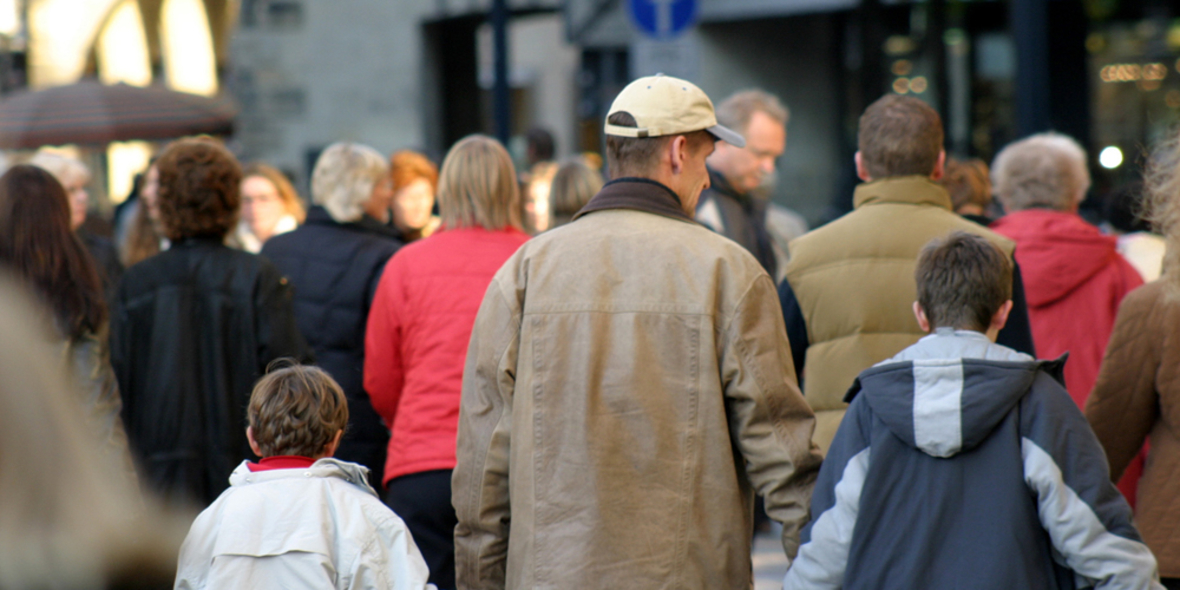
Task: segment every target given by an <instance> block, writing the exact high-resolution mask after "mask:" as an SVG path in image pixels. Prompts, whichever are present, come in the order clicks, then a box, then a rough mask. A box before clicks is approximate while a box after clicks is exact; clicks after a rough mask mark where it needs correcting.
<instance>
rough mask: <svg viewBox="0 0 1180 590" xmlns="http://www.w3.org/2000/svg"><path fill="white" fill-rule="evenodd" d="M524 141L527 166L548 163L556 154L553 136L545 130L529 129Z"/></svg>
mask: <svg viewBox="0 0 1180 590" xmlns="http://www.w3.org/2000/svg"><path fill="white" fill-rule="evenodd" d="M525 140H526V141H527V142H528V159H529V164H536V163H537V162H548V161H550V160H552V159H553V156H554V155H555V154H556V153H557V149H556V146H555V144H556V142H555V141H553V134H552V133H549V131H548V130H546V129H542V128H540V127H534V128H532V129H530V130H529V132H528V133H527V134H526V135H525Z"/></svg>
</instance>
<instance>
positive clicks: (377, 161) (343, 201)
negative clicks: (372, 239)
mask: <svg viewBox="0 0 1180 590" xmlns="http://www.w3.org/2000/svg"><path fill="white" fill-rule="evenodd" d="M388 176H389V162H387V161H386V160H385V157H384V156H382V155H381V152H378V151H377V150H375V149H373V148H371V147H369V146H367V145H361V144H359V143H352V142H348V141H342V142H339V143H334V144H332V145H330V146H328V147H327V149H325V150H324V151H323V153H321V154H320V157H319V159H318V160H316V162H315V169H314V170H312V173H311V200H312V202H313V203H315V204H317V205H320V206H322V207H323V208H324V209H326V210H327V211H328V215H331V216H332V219H335V220H336V221H338V222H340V223H350V222H353V221H357V220H359V219H360V218H361V217H363V216H364V214H365V204H366V203H368V202H369V199H371V198H372V197H373V187H374V186H375V185H376V184H377V183H378V182H381V181H382V180H384V179H386V178H387V177H388Z"/></svg>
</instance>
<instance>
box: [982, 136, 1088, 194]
mask: <svg viewBox="0 0 1180 590" xmlns="http://www.w3.org/2000/svg"><path fill="white" fill-rule="evenodd" d="M992 185H993V186H994V187H995V190H996V196H998V197H999V198H1000V202H1002V203H1003V204H1004V207H1005V208H1006V209H1008V210H1009V211H1021V210H1024V209H1032V208H1034V207H1044V208H1049V209H1056V210H1059V211H1069V210H1072V209H1073V208H1074V207H1076V206H1077V204H1078V203H1080V202H1081V201H1082V199H1084V198H1085V197H1086V191H1087V190H1089V188H1090V169H1089V168H1088V167H1087V166H1086V150H1084V149H1082V146H1081V145H1078V142H1076V141H1074V139H1073V138H1071V137H1069V136H1067V135H1062V134H1060V133H1038V134H1036V135H1032V136H1029V137H1026V138H1024V139H1022V140H1020V141H1017V142H1014V143H1010V144H1008V145H1007V146H1006V147H1005V148H1004V149H1003V150H1001V151H1000V153H999V155H997V156H996V159H995V161H993V162H992Z"/></svg>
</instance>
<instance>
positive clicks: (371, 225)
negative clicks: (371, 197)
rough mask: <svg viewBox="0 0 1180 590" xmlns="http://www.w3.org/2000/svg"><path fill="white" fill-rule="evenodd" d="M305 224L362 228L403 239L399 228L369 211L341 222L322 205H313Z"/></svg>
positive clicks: (308, 211) (366, 230)
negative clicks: (378, 218)
mask: <svg viewBox="0 0 1180 590" xmlns="http://www.w3.org/2000/svg"><path fill="white" fill-rule="evenodd" d="M303 223H304V225H330V226H341V227H347V228H351V229H354V230H360V231H364V232H367V233H372V234H378V235H381V236H384V237H387V238H393V239H395V240H399V241H400V240H401V234H399V233H398V231H397V228H395V227H393V226H392V225H387V224H384V223H381V222H380V221H377V220H376V219H373V218H372V217H369V214H368V213H365V214H363V215H361V218H360V219H358V220H356V221H352V222H349V223H340V222H338V221H336V220H335V219H334V218H333V217H332V214H331V213H328V210H327V209H325V208H324V207H323V206H321V205H313V206H312V207H311V208H310V209H308V210H307V219H306V220H305V221H304V222H303Z"/></svg>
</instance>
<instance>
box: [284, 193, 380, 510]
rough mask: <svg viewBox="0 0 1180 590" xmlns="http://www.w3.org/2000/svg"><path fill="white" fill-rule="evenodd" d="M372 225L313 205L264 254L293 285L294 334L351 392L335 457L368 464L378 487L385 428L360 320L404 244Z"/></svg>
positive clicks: (372, 480)
mask: <svg viewBox="0 0 1180 590" xmlns="http://www.w3.org/2000/svg"><path fill="white" fill-rule="evenodd" d="M364 221H365V222H371V221H372V220H369V219H366V220H364ZM377 225H378V224H376V223H375V222H371V223H364V222H361V223H338V222H336V221H335V220H334V219H332V217H331V216H330V215H329V214H328V212H327V211H326V210H325V209H324V208H323V207H312V208H311V210H310V211H308V212H307V220H306V221H305V222H304V224H303V226H302V227H300V228H299V229H296V230H295V231H292V232H288V233H285V234H282V235H278V236H275V237H273V238H271V239H270V240H268V241H267V242H266V244H265V245H264V246H263V247H262V255H263V256H265V257H266V258H269V259H270V260H271V261H272V262H274V263H275V266H277V267H278V268H279V271H281V272H282V273H283V276H285V277H287V280H288V281H290V282H291V286H293V287H294V288H295V321H296V322H297V323H298V325H299V331H300V332H301V333H302V334H303V336H304V337H305V338H307V343H308V344H310V345H311V347H312V349H314V350H315V356H316V364H318V365H319V366H320V367H322V368H323V369H324V370H325V371H327V372H328V374H330V375H331V376H332V377H333V378H335V379H336V381H337V382H338V383H340V387H341V388H342V389H343V390H344V394H345V395H346V396H347V397H348V416H349V418H348V431H347V432H346V433H345V435H344V438H343V439H342V440H341V443H340V448H339V449H338V450H337V451H336V457H337V458H339V459H343V460H345V461H353V462H356V463H360V464H361V465H364V466H366V467H368V468H369V470H370V478H369V481H370V483H372V484H373V485H374V487H377V488H380V486H381V476H382V473H383V472H384V469H385V449H386V447H387V446H388V444H389V431H388V430H387V429H386V428H385V425H384V424H382V423H381V417H380V416H378V415H377V412H375V411H373V406H372V404H370V403H369V395H368V394H367V393H365V388H364V383H363V381H364V367H365V324H366V323H367V322H368V319H369V304H370V303H371V302H372V301H373V294H374V293H375V292H376V291H377V283H378V281H380V279H381V271H382V270H384V268H385V263H386V262H388V261H389V257H390V256H393V253H394V252H396V251H397V249H398V248H399V247H400V246H401V242H398V241H397V240H395V239H393V238H391V237H390V235H389V234H388V233H383V232H381V231H379V230H378V229H376V228H375V227H374V226H377Z"/></svg>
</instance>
